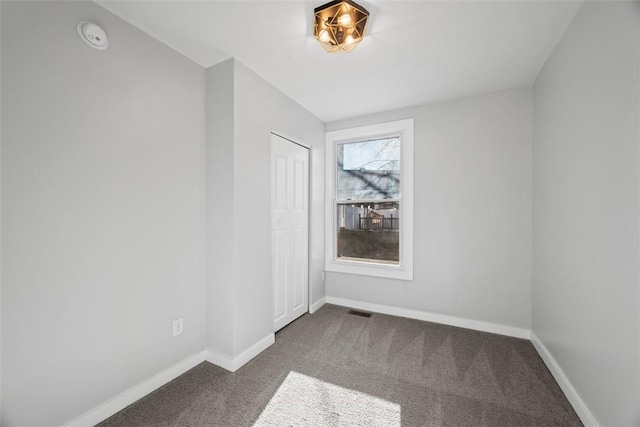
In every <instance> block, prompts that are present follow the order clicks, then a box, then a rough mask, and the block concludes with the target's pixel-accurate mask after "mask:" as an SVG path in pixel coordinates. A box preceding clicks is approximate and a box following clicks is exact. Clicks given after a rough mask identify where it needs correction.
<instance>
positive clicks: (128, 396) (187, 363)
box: [65, 351, 207, 427]
mask: <svg viewBox="0 0 640 427" xmlns="http://www.w3.org/2000/svg"><path fill="white" fill-rule="evenodd" d="M206 353H207V352H205V351H203V352H201V353H197V354H194V355H193V356H191V357H188V358H187V359H185V360H183V361H182V362H179V363H177V364H175V365H173V366H171V367H170V368H168V369H165V370H164V371H162V372H160V373H158V374H156V375H154V376H152V377H151V378H149V379H147V380H145V381H143V382H141V383H140V384H138V385H136V386H134V387H131V388H130V389H129V390H127V391H125V392H123V393H120V394H119V395H117V396H116V397H114V398H113V399H110V400H108V401H107V402H105V403H103V404H102V405H100V406H98V407H96V408H94V409H92V410H90V411H89V412H87V413H85V414H83V415H81V416H79V417H77V418H75V419H73V420H71V421H69V422H68V423H67V424H65V427H84V426H87V427H91V426H95V425H96V424H98V423H100V422H102V421H104V420H106V419H107V418H109V417H110V416H112V415H114V414H116V413H117V412H119V411H121V410H123V409H124V408H126V407H127V406H129V405H131V404H132V403H134V402H135V401H137V400H139V399H141V398H143V397H144V396H146V395H147V394H149V393H151V392H152V391H154V390H156V389H158V388H159V387H162V386H163V385H165V384H166V383H168V382H169V381H171V380H173V379H174V378H176V377H179V376H180V375H182V374H184V373H185V372H187V371H188V370H189V369H191V368H193V367H195V366H197V365H198V364H200V363H202V362H204V361H205V360H206V356H207V354H206Z"/></svg>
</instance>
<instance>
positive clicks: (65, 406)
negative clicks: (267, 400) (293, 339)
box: [1, 2, 205, 426]
mask: <svg viewBox="0 0 640 427" xmlns="http://www.w3.org/2000/svg"><path fill="white" fill-rule="evenodd" d="M2 7H3V11H2V23H1V28H2V38H1V40H2V67H3V68H2V89H3V92H2V113H3V116H2V143H3V144H2V165H1V167H2V254H3V257H2V282H3V283H2V285H3V288H2V328H3V329H2V340H3V345H2V374H3V375H2V389H3V391H4V393H3V396H2V399H3V414H2V425H4V426H12V425H20V426H24V425H48V426H50V425H59V424H61V423H64V422H66V421H69V420H70V419H72V418H74V417H76V416H78V415H80V414H82V413H84V412H85V411H87V410H89V409H92V408H93V407H95V406H97V405H98V404H101V403H103V402H105V401H107V400H108V399H111V398H113V397H114V396H116V395H117V394H119V393H121V392H122V391H124V390H126V389H128V388H129V387H131V386H133V385H136V384H139V383H140V382H141V381H143V380H145V379H147V378H149V377H151V376H152V375H154V374H156V373H158V372H160V371H162V370H163V369H166V368H167V367H169V366H172V365H173V364H175V363H177V362H179V361H181V360H183V359H184V358H186V357H188V356H190V355H192V354H193V353H196V352H199V351H201V350H202V349H203V348H204V345H205V298H204V290H205V288H204V275H205V264H204V252H205V251H204V245H205V239H204V235H205V227H204V214H205V205H204V202H205V198H204V186H205V174H204V167H205V156H204V148H205V145H204V142H205V141H204V70H203V69H202V68H201V67H200V66H198V65H196V64H194V63H192V62H191V61H189V60H187V59H186V58H184V57H183V56H181V55H180V54H178V53H176V52H175V51H173V50H171V49H169V48H168V47H167V46H165V45H163V44H161V43H160V42H158V41H156V40H154V39H152V38H151V37H149V36H147V35H146V34H144V33H142V32H141V31H139V30H137V29H135V28H133V27H132V26H131V25H129V24H126V23H125V22H123V21H121V20H120V19H118V18H116V17H114V16H113V15H111V14H110V13H109V12H106V11H105V10H104V9H102V8H101V7H99V6H97V5H95V4H93V3H91V2H54V3H52V2H3V5H2ZM81 20H91V21H95V22H96V23H98V24H100V25H101V26H103V28H104V29H105V30H106V32H107V33H108V35H109V37H110V47H109V49H108V50H106V51H104V52H99V51H96V50H93V49H90V48H89V47H88V46H86V45H85V44H84V43H83V42H82V41H81V40H80V39H79V38H78V36H77V34H76V24H77V22H78V21H81ZM177 317H184V322H185V323H184V325H185V329H184V333H183V335H181V336H180V337H177V338H173V337H172V328H171V326H172V320H173V319H175V318H177Z"/></svg>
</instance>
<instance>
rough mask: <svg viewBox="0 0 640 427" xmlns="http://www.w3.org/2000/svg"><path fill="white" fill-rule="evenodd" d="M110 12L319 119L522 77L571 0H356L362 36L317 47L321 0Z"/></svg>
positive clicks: (535, 65) (164, 4) (167, 5)
mask: <svg viewBox="0 0 640 427" xmlns="http://www.w3.org/2000/svg"><path fill="white" fill-rule="evenodd" d="M96 1H97V3H99V4H100V5H102V6H103V7H105V8H106V9H108V10H110V11H111V12H113V13H114V14H116V15H118V16H119V17H121V18H123V19H124V20H126V21H128V22H130V23H131V24H133V25H135V26H137V27H139V28H140V29H142V30H144V31H145V32H147V33H148V34H150V35H151V36H153V37H155V38H156V39H158V40H160V41H162V42H164V43H166V44H167V45H169V46H171V47H173V48H174V49H176V50H178V51H179V52H181V53H182V54H184V55H185V56H187V57H189V58H191V59H192V60H193V61H195V62H197V63H199V64H200V65H202V66H204V67H209V66H211V65H214V64H216V63H219V62H221V61H223V60H225V59H227V58H230V57H235V58H237V59H238V60H240V61H241V62H242V63H244V64H245V65H247V66H248V67H249V68H251V69H252V70H254V71H255V72H256V73H258V74H259V75H260V76H262V77H263V78H264V79H266V80H267V81H269V82H270V83H271V84H273V85H274V86H276V87H277V88H279V89H280V90H281V91H282V92H284V93H285V94H287V95H288V96H290V97H291V98H293V99H294V100H295V101H297V102H298V103H299V104H300V105H302V106H303V107H305V108H306V109H307V110H309V111H311V112H312V113H313V114H315V115H316V116H317V117H319V118H320V119H322V120H323V121H325V122H329V121H333V120H338V119H344V118H348V117H353V116H359V115H363V114H368V113H374V112H380V111H388V110H394V109H398V108H402V107H408V106H415V105H424V104H430V103H433V102H437V101H442V100H447V99H454V98H459V97H464V96H469V95H474V94H480V93H486V92H491V91H495V90H501V89H508V88H513V87H518V86H522V85H526V84H530V83H532V82H533V81H534V80H535V78H536V76H537V75H538V73H539V72H540V69H541V68H542V66H543V65H544V63H545V61H546V60H547V58H548V57H549V55H550V54H551V52H552V50H553V48H554V47H555V45H556V43H557V42H558V40H560V38H561V37H562V35H563V34H564V32H565V30H566V28H567V26H568V25H569V23H570V21H571V19H572V18H573V16H574V15H575V13H576V11H577V9H578V8H579V7H580V5H581V4H582V2H581V1H518V0H509V1H478V0H476V1H459V0H446V1H418V0H414V1H398V0H370V1H360V2H359V3H360V4H361V5H362V6H364V7H365V8H367V9H368V10H369V12H370V14H371V17H370V20H369V22H368V24H367V32H366V35H365V40H364V41H363V42H362V43H361V44H360V45H359V46H358V47H356V49H355V50H354V51H353V52H351V53H335V54H328V53H326V52H325V51H324V49H323V48H322V47H321V46H320V45H319V44H318V43H317V42H316V41H315V39H314V38H313V37H312V35H311V34H312V30H313V22H312V17H313V9H314V8H315V7H317V6H320V5H321V4H323V3H325V2H326V1H328V0H326V1H323V0H317V1H309V0H285V1H268V0H260V1H242V0H240V1H238V0H236V1H218V0H213V1H184V0H183V1H153V0H146V1H110V0H96Z"/></svg>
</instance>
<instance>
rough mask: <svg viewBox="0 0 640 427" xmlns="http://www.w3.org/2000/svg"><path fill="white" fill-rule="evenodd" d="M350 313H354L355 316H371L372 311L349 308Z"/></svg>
mask: <svg viewBox="0 0 640 427" xmlns="http://www.w3.org/2000/svg"><path fill="white" fill-rule="evenodd" d="M349 314H353V315H354V316H360V317H371V313H367V312H366V311H360V310H349Z"/></svg>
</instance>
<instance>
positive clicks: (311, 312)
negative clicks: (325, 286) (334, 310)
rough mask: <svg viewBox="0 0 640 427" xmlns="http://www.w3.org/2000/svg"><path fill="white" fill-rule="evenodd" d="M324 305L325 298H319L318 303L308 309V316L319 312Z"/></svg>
mask: <svg viewBox="0 0 640 427" xmlns="http://www.w3.org/2000/svg"><path fill="white" fill-rule="evenodd" d="M326 303H327V297H322V298H320V299H319V300H318V301H316V302H314V303H313V304H311V306H310V307H309V314H313V313H315V312H316V311H318V310H320V307H322V306H323V305H325V304H326Z"/></svg>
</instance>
